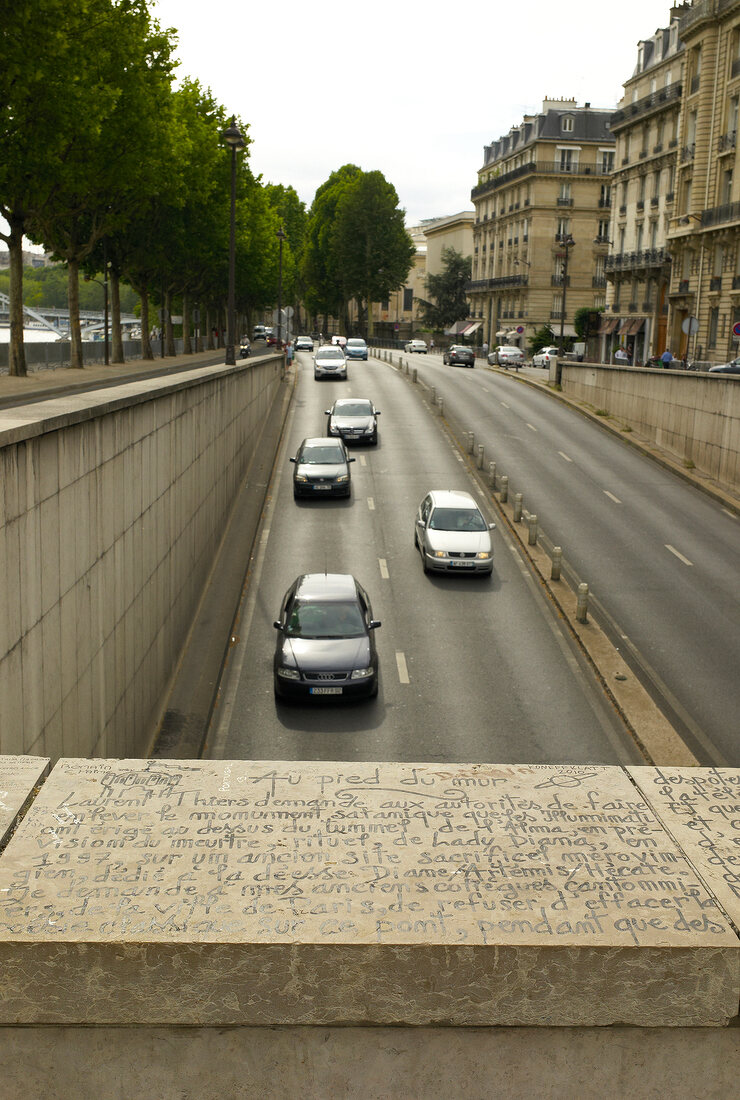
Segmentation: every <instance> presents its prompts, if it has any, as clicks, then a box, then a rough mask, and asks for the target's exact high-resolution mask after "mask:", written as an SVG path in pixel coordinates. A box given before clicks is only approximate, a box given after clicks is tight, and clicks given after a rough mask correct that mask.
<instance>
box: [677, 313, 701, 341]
mask: <svg viewBox="0 0 740 1100" xmlns="http://www.w3.org/2000/svg"><path fill="white" fill-rule="evenodd" d="M698 331H699V322H698V321H697V319H696V317H686V318H685V319H684V320H683V322H682V323H681V332H685V333H686V334H687V335H689V334H691V336H693V335H694V334H695V333H697V332H698Z"/></svg>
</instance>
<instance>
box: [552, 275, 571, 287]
mask: <svg viewBox="0 0 740 1100" xmlns="http://www.w3.org/2000/svg"><path fill="white" fill-rule="evenodd" d="M550 286H564V287H569V286H570V275H569V276H568V278H567V279H566V278H564V277H563V276H562V275H552V276H551V277H550Z"/></svg>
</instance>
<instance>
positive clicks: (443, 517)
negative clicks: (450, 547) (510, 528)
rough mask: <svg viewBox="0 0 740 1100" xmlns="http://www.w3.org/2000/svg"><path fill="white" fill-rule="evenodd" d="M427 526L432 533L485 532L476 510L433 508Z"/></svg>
mask: <svg viewBox="0 0 740 1100" xmlns="http://www.w3.org/2000/svg"><path fill="white" fill-rule="evenodd" d="M429 526H430V528H431V529H432V530H433V531H485V530H486V523H485V520H484V519H483V516H482V515H481V514H480V512H479V511H478V509H477V508H435V509H434V511H433V512H432V518H431V520H430V521H429Z"/></svg>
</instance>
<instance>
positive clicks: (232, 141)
mask: <svg viewBox="0 0 740 1100" xmlns="http://www.w3.org/2000/svg"><path fill="white" fill-rule="evenodd" d="M221 137H222V138H223V140H224V141H225V142H226V144H227V145H228V146H229V148H230V149H231V219H230V222H229V302H228V318H227V321H226V327H227V329H228V332H227V336H226V365H227V366H234V365H235V363H236V354H235V351H234V345H235V344H236V334H235V331H234V330H235V328H236V316H235V309H234V298H235V283H236V154H237V153H238V152H239V150H240V149H243V148H244V137H243V135H242V132H241V130H240V129H239V127H238V126H237V124H236V119H235V118H234V116H233V115H232V118H231V122H230V123H229V125H228V127H227V128H226V129H225V130H224V132H223V133H222V134H221Z"/></svg>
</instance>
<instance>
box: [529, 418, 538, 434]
mask: <svg viewBox="0 0 740 1100" xmlns="http://www.w3.org/2000/svg"><path fill="white" fill-rule="evenodd" d="M527 427H528V428H529V430H530V431H531V432H536V431H537V429H536V428H535V426H534V424H530V423H529V422H528V421H527Z"/></svg>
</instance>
